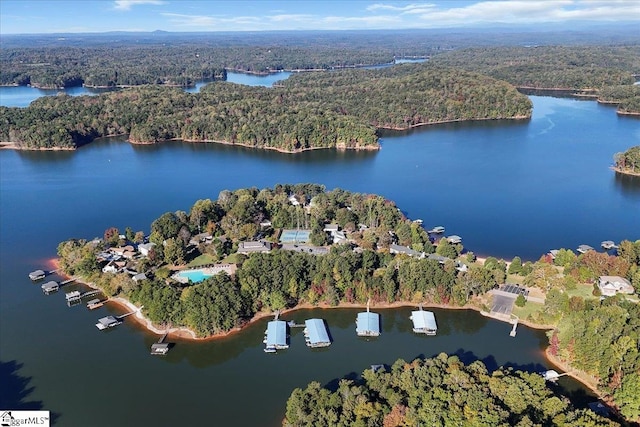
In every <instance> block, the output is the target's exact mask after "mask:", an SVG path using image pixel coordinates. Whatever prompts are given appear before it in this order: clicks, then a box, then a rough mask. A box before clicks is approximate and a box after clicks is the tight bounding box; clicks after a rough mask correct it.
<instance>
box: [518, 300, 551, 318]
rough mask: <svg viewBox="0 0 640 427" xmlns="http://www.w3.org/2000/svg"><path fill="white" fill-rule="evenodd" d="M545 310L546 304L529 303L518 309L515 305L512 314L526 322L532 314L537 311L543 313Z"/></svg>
mask: <svg viewBox="0 0 640 427" xmlns="http://www.w3.org/2000/svg"><path fill="white" fill-rule="evenodd" d="M543 308H544V304H540V303H537V302H530V301H527V303H526V304H525V305H524V307H518V306H517V305H514V306H513V311H512V313H513V314H515V315H516V316H518V318H519V319H522V320H526V319H527V317H529V315H530V314H532V313H535V312H537V311H542V309H543Z"/></svg>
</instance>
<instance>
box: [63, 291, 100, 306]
mask: <svg viewBox="0 0 640 427" xmlns="http://www.w3.org/2000/svg"><path fill="white" fill-rule="evenodd" d="M99 293H100V291H99V290H97V289H94V290H90V291H87V292H83V293H81V292H80V291H71V292H67V293H66V294H65V298H66V299H67V305H68V306H69V307H71V306H72V305H75V304H78V303H79V302H81V301H82V298H85V297H90V296H94V295H97V294H99Z"/></svg>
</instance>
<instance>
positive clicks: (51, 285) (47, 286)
mask: <svg viewBox="0 0 640 427" xmlns="http://www.w3.org/2000/svg"><path fill="white" fill-rule="evenodd" d="M40 287H41V288H42V292H44V294H45V295H49V294H52V293H54V292H58V289H60V284H59V283H58V282H56V281H55V280H51V281H49V282H47V283H43V284H42V286H40Z"/></svg>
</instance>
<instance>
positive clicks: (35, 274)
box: [29, 270, 47, 282]
mask: <svg viewBox="0 0 640 427" xmlns="http://www.w3.org/2000/svg"><path fill="white" fill-rule="evenodd" d="M46 275H47V273H45V272H44V271H43V270H35V271H32V272H31V273H29V279H31V280H33V281H34V282H35V281H37V280H41V279H44V276H46Z"/></svg>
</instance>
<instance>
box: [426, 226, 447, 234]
mask: <svg viewBox="0 0 640 427" xmlns="http://www.w3.org/2000/svg"><path fill="white" fill-rule="evenodd" d="M427 233H431V234H442V233H444V227H443V226H441V225H439V226H437V227H433V228H432V229H431V230H429V231H427Z"/></svg>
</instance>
